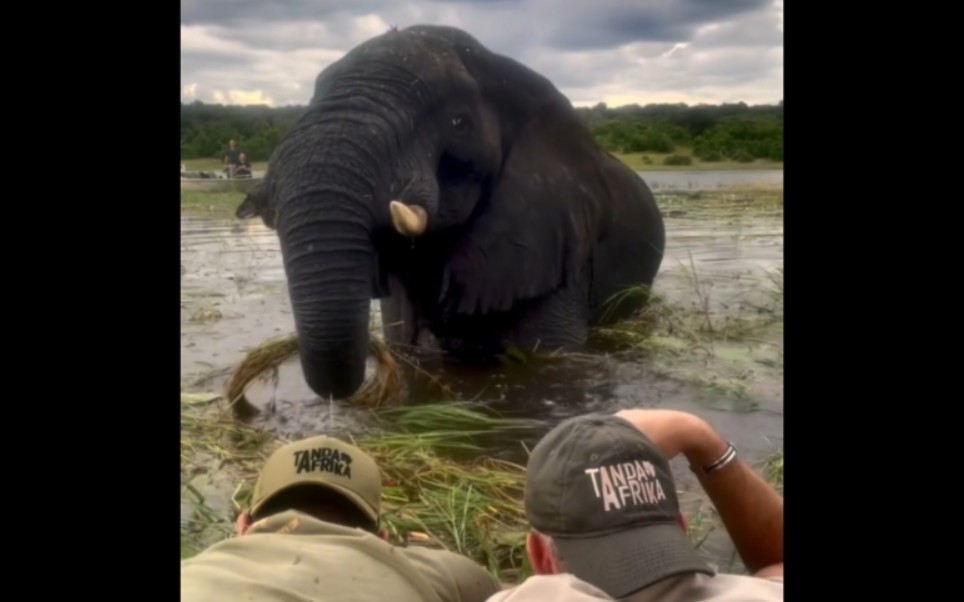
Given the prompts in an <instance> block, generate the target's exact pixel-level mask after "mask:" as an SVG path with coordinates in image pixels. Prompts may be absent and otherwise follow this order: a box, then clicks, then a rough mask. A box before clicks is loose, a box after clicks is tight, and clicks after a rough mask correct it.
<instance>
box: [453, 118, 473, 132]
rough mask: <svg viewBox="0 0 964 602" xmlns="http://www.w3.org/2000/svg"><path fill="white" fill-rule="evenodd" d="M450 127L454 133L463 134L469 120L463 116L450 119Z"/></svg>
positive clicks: (467, 127)
mask: <svg viewBox="0 0 964 602" xmlns="http://www.w3.org/2000/svg"><path fill="white" fill-rule="evenodd" d="M452 127H454V128H455V131H456V132H460V133H461V132H464V131H466V130H467V129H469V120H468V118H467V117H465V116H464V115H456V116H454V117H452Z"/></svg>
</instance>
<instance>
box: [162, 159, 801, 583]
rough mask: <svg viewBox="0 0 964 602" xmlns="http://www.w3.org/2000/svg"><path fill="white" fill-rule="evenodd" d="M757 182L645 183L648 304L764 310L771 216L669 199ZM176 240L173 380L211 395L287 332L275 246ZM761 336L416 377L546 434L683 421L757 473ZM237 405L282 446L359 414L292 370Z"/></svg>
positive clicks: (234, 228)
mask: <svg viewBox="0 0 964 602" xmlns="http://www.w3.org/2000/svg"><path fill="white" fill-rule="evenodd" d="M781 175H782V172H781ZM761 176H762V179H763V180H764V181H765V182H772V174H767V173H762V174H761V173H760V172H746V173H743V172H725V173H723V174H712V173H710V174H707V173H706V172H697V173H694V174H691V173H688V172H646V173H645V174H644V177H645V179H646V180H647V182H650V183H651V185H652V186H653V188H654V190H655V191H656V192H657V196H658V199H659V200H660V202H661V206H662V208H663V211H664V214H665V215H666V225H667V240H668V243H667V252H666V258H665V260H664V262H663V266H662V269H661V271H660V274H659V276H658V278H657V281H656V283H655V288H656V290H657V292H658V293H660V294H662V295H664V296H665V297H666V298H667V299H668V300H669V301H670V302H672V303H675V304H678V305H683V306H694V307H705V308H707V309H708V310H709V311H711V312H714V313H718V314H721V315H722V314H727V313H730V314H733V315H736V314H737V313H739V312H737V308H739V307H740V306H741V305H744V306H746V305H750V306H752V305H763V304H765V295H763V292H762V291H763V290H764V289H765V285H766V284H767V280H766V275H767V274H768V273H771V272H772V270H774V269H778V268H782V266H783V215H782V203H781V205H780V206H779V207H777V208H763V209H761V208H758V207H755V208H749V207H746V206H742V205H739V204H733V203H732V202H730V201H732V198H733V197H732V196H731V197H727V196H725V195H721V193H720V192H714V193H707V194H705V195H704V198H703V199H700V198H696V199H693V198H681V197H680V196H679V195H677V196H674V195H673V194H671V193H670V192H669V190H670V189H673V190H688V191H691V190H694V189H699V188H703V189H710V190H713V189H717V188H719V187H720V185H721V183H723V182H730V183H733V182H737V183H740V184H743V183H748V184H750V183H757V182H758V181H759V180H760V179H761ZM781 179H782V178H781ZM728 199H729V200H728ZM721 207H722V208H721ZM181 238H182V259H181V261H182V293H181V297H182V304H181V308H182V309H181V312H182V334H181V340H182V357H181V373H182V380H183V382H184V383H185V385H186V386H190V385H195V386H196V387H199V388H202V389H208V390H217V389H218V387H220V386H221V384H222V383H223V381H224V377H225V374H226V373H227V371H228V370H229V369H230V368H231V366H232V365H233V364H235V363H237V362H239V361H241V360H242V359H243V358H244V355H245V353H246V352H247V351H248V350H249V349H250V348H253V347H256V346H258V345H259V344H261V343H263V342H264V341H265V340H267V339H271V338H274V337H278V336H282V335H287V334H290V333H292V332H293V330H294V322H293V318H292V315H291V309H290V304H289V302H288V298H287V288H286V281H285V275H284V270H283V267H282V263H281V255H280V251H279V247H278V241H277V238H276V235H275V233H274V232H273V231H271V230H268V229H267V228H265V227H264V226H263V225H262V224H261V223H260V221H257V220H252V221H246V222H241V221H238V220H210V219H196V218H191V217H182V220H181ZM692 268H695V274H696V275H697V277H698V285H697V283H695V282H694V277H693V273H694V272H693V270H692ZM697 291H700V294H699V295H698V294H697ZM743 312H744V313H745V312H746V310H745V309H744V310H743ZM761 337H762V338H761V340H759V341H756V342H750V343H747V342H742V343H733V344H725V343H724V344H721V343H717V344H716V345H715V350H714V351H715V355H714V359H712V360H706V361H704V360H701V359H699V356H696V357H693V356H692V355H690V356H687V357H685V358H679V359H666V358H662V359H659V360H658V361H657V360H655V359H654V360H653V361H651V362H644V361H642V360H640V359H639V358H631V359H629V358H620V357H619V356H613V355H608V354H602V353H600V354H597V355H590V356H587V357H580V358H578V359H573V360H568V361H563V362H555V363H549V364H546V365H540V366H536V367H533V366H517V367H510V368H507V369H505V370H500V371H490V372H482V371H479V370H467V369H464V368H457V367H452V366H444V365H442V364H432V363H431V362H430V363H429V364H428V366H426V367H427V368H428V369H430V370H432V371H433V372H435V373H437V374H439V375H440V376H441V378H442V379H443V381H444V382H445V383H446V385H448V386H449V387H451V388H452V389H454V390H456V391H457V392H458V393H459V394H460V395H461V396H462V397H464V398H474V399H483V400H487V401H489V402H490V403H491V405H492V406H493V407H495V408H496V409H497V410H499V411H501V412H503V413H508V414H513V415H520V416H528V417H535V418H539V419H541V420H545V421H547V424H551V423H554V422H556V421H557V420H558V419H560V418H562V417H566V416H571V415H574V414H578V413H583V412H586V411H606V412H610V411H615V410H617V409H620V408H626V407H652V408H656V407H661V408H677V409H683V410H687V411H692V412H694V413H696V414H699V415H701V416H703V417H704V418H706V419H707V420H709V421H710V422H711V423H712V424H713V425H715V426H716V427H717V429H718V430H719V431H720V432H721V433H722V434H724V436H726V437H727V438H729V439H730V440H732V441H733V442H734V443H735V444H736V445H737V447H738V448H739V449H740V451H741V454H742V456H743V457H744V458H745V459H747V460H749V461H760V460H762V459H764V458H765V457H766V456H767V455H768V454H769V453H771V452H772V451H773V450H774V448H775V446H777V445H779V444H780V443H781V442H782V437H783V361H782V323H778V324H776V325H775V327H774V328H773V329H771V330H770V331H768V332H767V333H765V336H764V335H761ZM714 378H715V379H716V380H717V382H716V384H715V385H714V382H713V381H714ZM733 382H737V383H739V384H740V385H741V386H742V387H743V389H742V390H743V391H744V393H745V394H744V395H742V396H734V395H729V394H727V389H726V387H724V386H722V385H725V384H727V383H733ZM415 387H416V388H415V389H413V398H416V399H419V400H421V401H426V402H428V401H431V400H432V399H433V398H440V397H439V396H438V393H437V392H435V391H433V390H430V389H428V388H424V389H420V388H418V387H419V385H418V383H417V382H416V384H415ZM248 397H249V399H251V400H252V401H253V402H254V403H255V405H256V406H259V407H261V408H262V409H263V408H266V407H268V406H271V408H272V410H273V411H272V412H266V413H265V414H264V415H263V416H261V417H259V418H258V419H257V421H258V423H259V424H261V425H262V426H265V427H267V428H270V429H272V430H274V431H276V432H278V433H279V434H282V435H284V436H286V437H301V436H306V435H310V434H313V433H316V432H322V431H335V432H345V431H349V432H356V433H357V432H358V431H361V430H364V429H365V428H366V423H365V421H364V419H362V418H359V414H358V413H354V412H352V411H350V410H349V409H346V408H344V407H342V406H338V405H332V404H330V403H328V402H321V403H319V402H320V400H317V399H316V398H315V396H314V395H313V394H312V393H311V391H310V390H308V388H307V386H306V385H305V384H304V382H303V381H302V378H301V374H300V366H299V364H298V360H297V358H295V359H293V360H291V361H289V362H287V363H286V364H285V365H283V366H282V368H281V371H280V379H279V381H278V382H277V383H276V384H268V385H258V386H255V387H253V388H252V389H250V390H249V392H248ZM332 410H333V411H332ZM538 434H539V433H534V434H533V435H532V437H530V438H528V439H525V440H516V439H511V440H510V439H506V440H500V441H494V442H492V445H493V453H499V454H502V455H505V456H508V457H510V458H512V459H516V460H521V461H524V449H525V447H526V446H529V447H531V445H532V444H534V442H535V440H536V439H537V437H538ZM674 469H675V470H676V474H677V475H678V477H679V479H680V483H679V485H680V488H681V489H682V490H684V491H686V492H689V491H692V490H693V488H694V483H693V479H692V477H691V475H690V474H689V471H688V470H686V467H685V464H684V463H683V461H682V460H681V459H677V460H676V461H675V462H674ZM696 497H698V496H696ZM687 499H696V498H687ZM708 545H709V546H710V547H711V549H712V550H713V552H712V553H713V554H714V555H715V558H717V561H718V563H720V564H721V565H725V564H726V563H727V562H728V561H729V558H730V554H731V552H732V548H731V546H730V545H729V543H728V540H727V539H726V538H725V537H722V538H716V539H713V540H711V541H710V543H709V544H708Z"/></svg>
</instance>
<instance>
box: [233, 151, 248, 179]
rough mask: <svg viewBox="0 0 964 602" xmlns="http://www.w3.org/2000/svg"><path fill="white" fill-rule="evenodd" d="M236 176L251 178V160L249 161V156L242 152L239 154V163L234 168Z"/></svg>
mask: <svg viewBox="0 0 964 602" xmlns="http://www.w3.org/2000/svg"><path fill="white" fill-rule="evenodd" d="M234 176H235V177H236V178H250V177H251V162H250V161H248V156H247V155H246V154H244V153H241V154H240V155H239V156H238V165H237V167H236V168H235V169H234Z"/></svg>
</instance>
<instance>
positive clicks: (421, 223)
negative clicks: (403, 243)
mask: <svg viewBox="0 0 964 602" xmlns="http://www.w3.org/2000/svg"><path fill="white" fill-rule="evenodd" d="M389 209H390V210H391V212H392V224H394V225H395V229H396V230H398V233H399V234H401V235H402V236H420V235H421V234H422V233H423V232H425V228H426V226H428V214H427V213H425V209H422V208H421V207H419V206H418V205H412V206H411V207H409V206H408V205H406V204H405V203H402V202H400V201H392V202H391V203H390V204H389Z"/></svg>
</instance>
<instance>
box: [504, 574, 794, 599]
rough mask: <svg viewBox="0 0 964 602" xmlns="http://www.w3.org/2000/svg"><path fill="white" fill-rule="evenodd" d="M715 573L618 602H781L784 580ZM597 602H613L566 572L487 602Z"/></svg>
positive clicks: (675, 581)
mask: <svg viewBox="0 0 964 602" xmlns="http://www.w3.org/2000/svg"><path fill="white" fill-rule="evenodd" d="M777 579H778V578H772V579H760V578H757V577H748V576H744V575H727V574H723V573H720V574H717V575H716V576H715V577H709V576H707V575H700V574H696V575H683V576H680V577H670V578H669V579H664V580H663V581H659V582H657V583H654V584H653V585H651V586H649V587H647V588H645V589H643V590H642V591H639V592H636V593H635V594H633V595H631V596H627V597H625V598H622V599H620V602H783V579H782V578H779V580H777ZM550 600H552V601H556V602H598V601H599V600H607V601H610V602H616V600H615V599H614V598H612V597H610V596H608V595H606V594H605V593H603V592H602V591H600V590H599V589H597V588H595V587H593V586H592V585H590V584H588V583H586V582H585V581H582V580H581V579H579V578H577V577H574V576H573V575H570V574H568V573H560V574H558V575H535V576H532V577H529V578H528V579H526V581H525V582H524V583H523V584H522V585H519V586H517V587H514V588H512V589H507V590H504V591H501V592H498V593H497V594H495V595H493V596H492V597H490V598H489V599H488V601H487V602H548V601H550Z"/></svg>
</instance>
